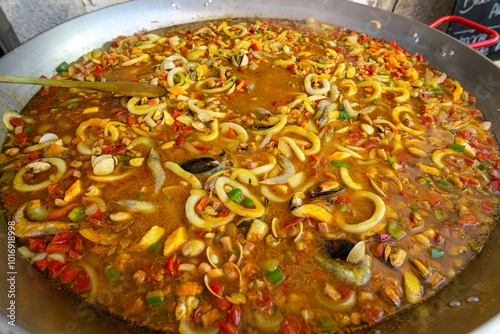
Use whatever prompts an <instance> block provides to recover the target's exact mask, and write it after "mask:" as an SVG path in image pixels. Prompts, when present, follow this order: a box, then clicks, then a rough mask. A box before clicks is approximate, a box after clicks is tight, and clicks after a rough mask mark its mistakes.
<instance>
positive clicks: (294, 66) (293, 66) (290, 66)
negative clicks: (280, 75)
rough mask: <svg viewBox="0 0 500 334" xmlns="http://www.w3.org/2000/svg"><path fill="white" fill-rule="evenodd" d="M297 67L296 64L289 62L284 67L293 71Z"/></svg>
mask: <svg viewBox="0 0 500 334" xmlns="http://www.w3.org/2000/svg"><path fill="white" fill-rule="evenodd" d="M297 68H298V66H297V64H291V65H288V66H287V67H286V69H287V70H289V71H295V70H296V69H297Z"/></svg>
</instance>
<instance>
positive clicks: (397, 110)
mask: <svg viewBox="0 0 500 334" xmlns="http://www.w3.org/2000/svg"><path fill="white" fill-rule="evenodd" d="M402 111H406V112H408V113H410V114H414V112H413V110H411V109H410V108H408V107H405V106H399V107H396V108H394V109H392V119H393V121H394V124H396V125H397V126H399V128H400V129H401V130H403V131H406V132H408V133H411V134H413V135H421V134H423V133H424V132H425V129H422V130H415V129H412V128H410V127H407V126H406V125H403V123H402V122H401V120H400V119H399V114H400V113H401V112H402Z"/></svg>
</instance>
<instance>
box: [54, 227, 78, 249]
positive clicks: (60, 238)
mask: <svg viewBox="0 0 500 334" xmlns="http://www.w3.org/2000/svg"><path fill="white" fill-rule="evenodd" d="M77 234H78V231H76V230H66V231H62V232H59V233H57V234H56V235H55V236H54V238H53V239H52V241H51V242H50V244H51V245H60V244H63V243H69V242H70V241H71V240H73V239H74V238H75V237H76V235H77Z"/></svg>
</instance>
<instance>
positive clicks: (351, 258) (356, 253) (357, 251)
mask: <svg viewBox="0 0 500 334" xmlns="http://www.w3.org/2000/svg"><path fill="white" fill-rule="evenodd" d="M365 254H366V244H365V242H364V241H360V242H358V243H357V244H356V245H354V247H353V249H351V251H350V252H349V255H347V259H346V261H347V262H349V263H352V264H355V263H359V262H361V261H362V260H363V258H364V257H365Z"/></svg>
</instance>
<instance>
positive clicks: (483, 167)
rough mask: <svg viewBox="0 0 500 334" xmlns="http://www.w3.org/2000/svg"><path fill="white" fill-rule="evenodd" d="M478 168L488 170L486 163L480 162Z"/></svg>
mask: <svg viewBox="0 0 500 334" xmlns="http://www.w3.org/2000/svg"><path fill="white" fill-rule="evenodd" d="M477 168H479V170H486V168H487V167H486V165H485V164H479V165H478V166H477Z"/></svg>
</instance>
